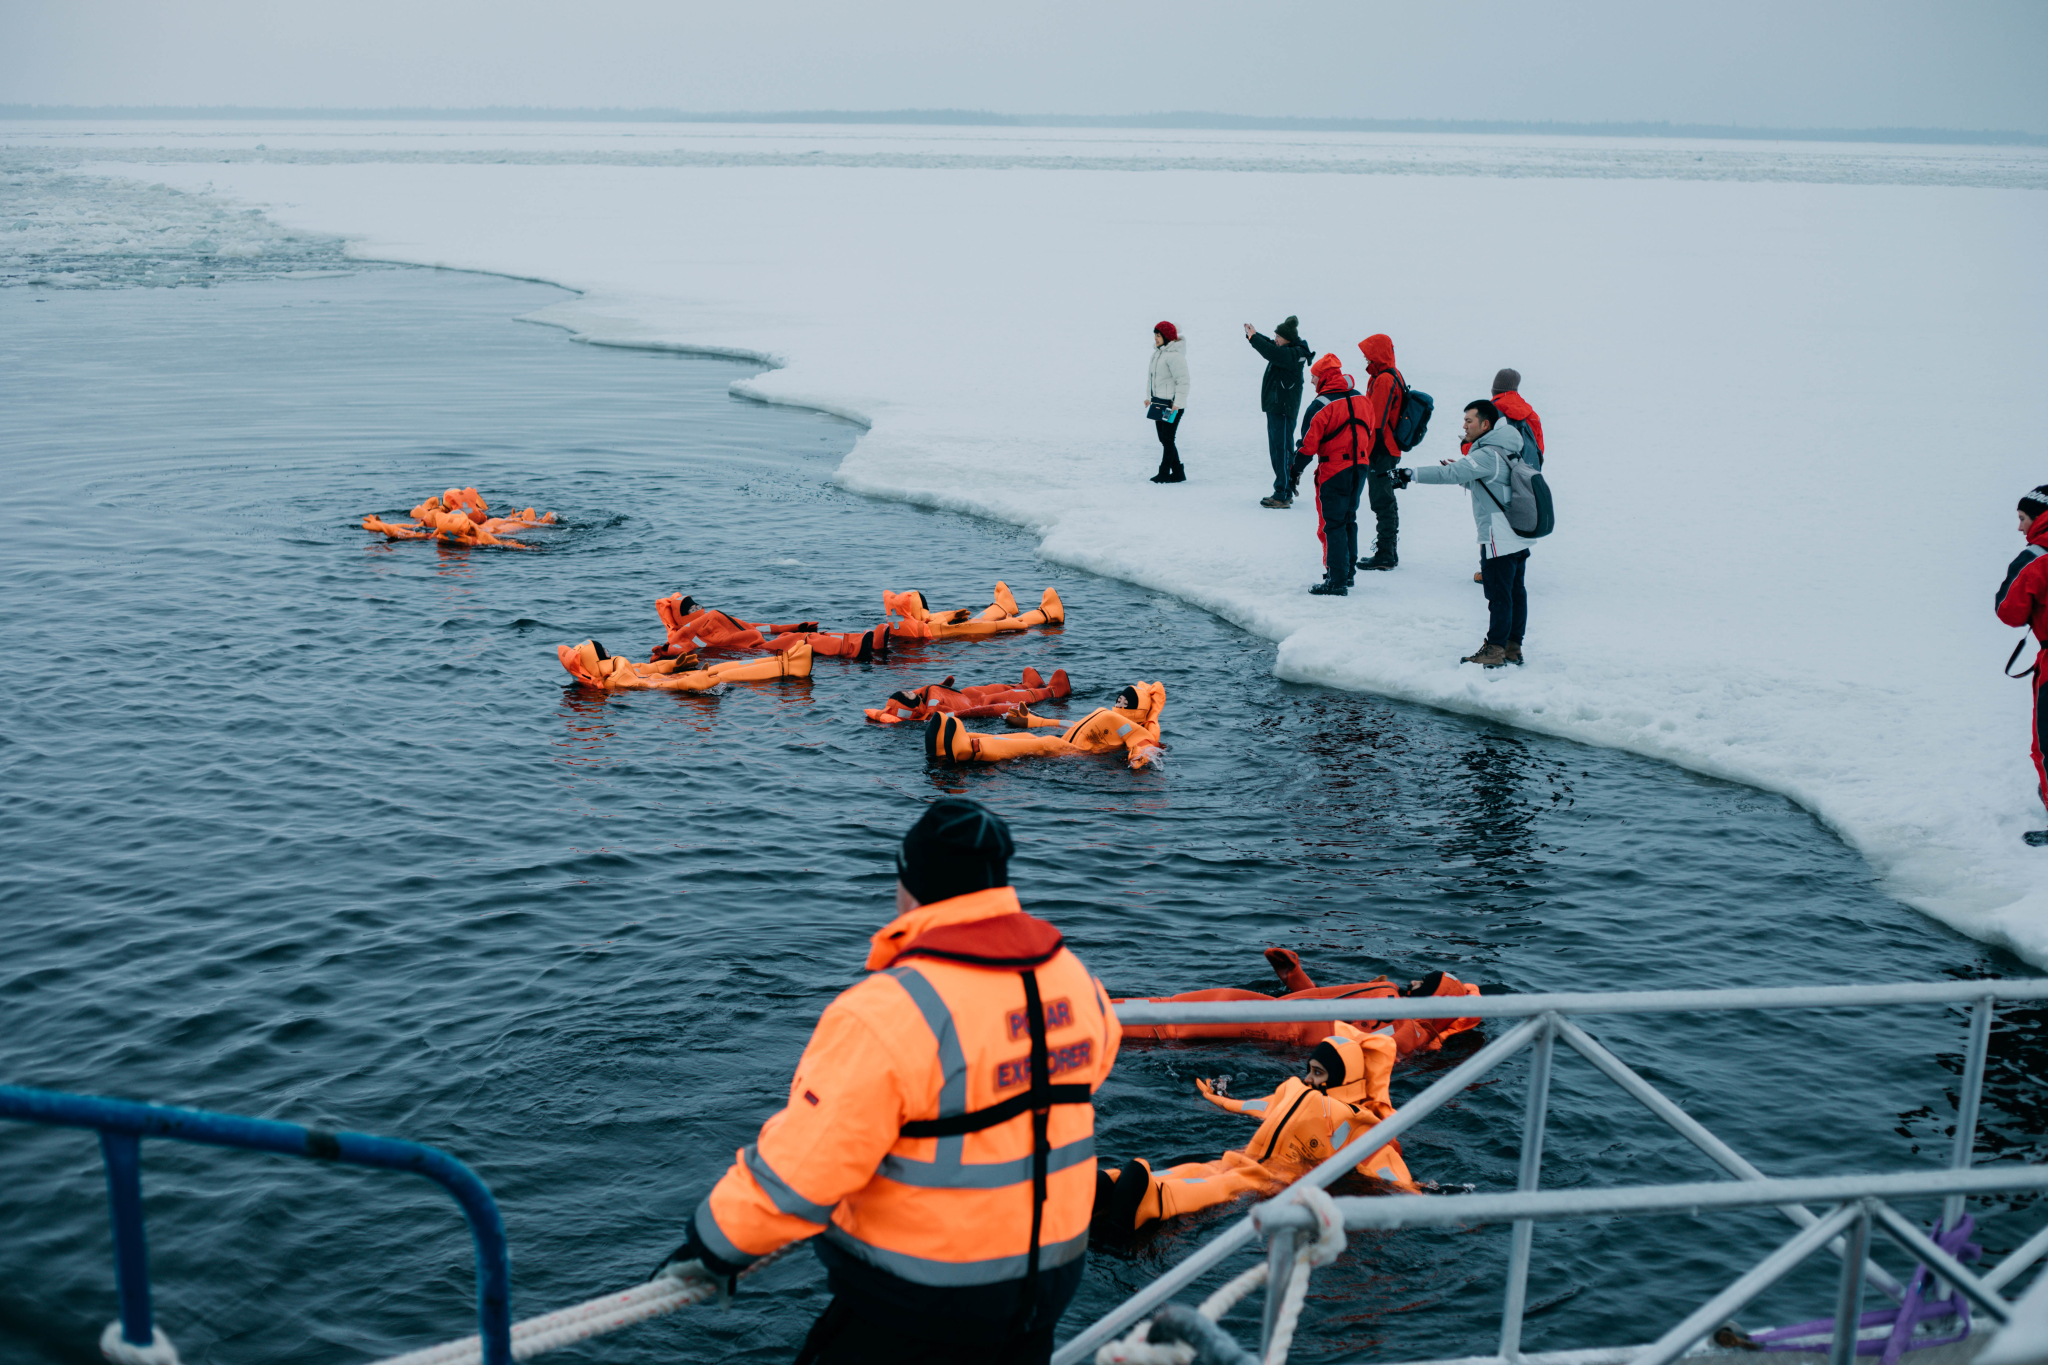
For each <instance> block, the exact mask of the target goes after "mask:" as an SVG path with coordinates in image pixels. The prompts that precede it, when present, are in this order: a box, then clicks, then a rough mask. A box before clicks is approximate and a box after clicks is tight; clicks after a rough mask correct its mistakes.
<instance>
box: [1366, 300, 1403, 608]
mask: <svg viewBox="0 0 2048 1365" xmlns="http://www.w3.org/2000/svg"><path fill="white" fill-rule="evenodd" d="M1358 349H1359V350H1360V351H1361V352H1362V353H1363V354H1364V355H1365V373H1366V382H1365V406H1366V408H1367V409H1368V411H1369V414H1370V417H1369V420H1370V421H1371V422H1372V445H1371V447H1370V449H1371V452H1372V455H1371V458H1370V459H1369V460H1368V461H1367V462H1366V465H1365V498H1366V502H1367V503H1368V504H1369V505H1370V506H1371V507H1372V521H1373V527H1372V534H1373V547H1372V554H1371V555H1370V556H1369V557H1367V558H1365V559H1361V560H1359V561H1358V567H1359V568H1361V569H1391V568H1393V567H1395V566H1396V565H1397V564H1399V563H1400V562H1401V557H1400V556H1399V555H1398V554H1396V553H1395V549H1394V542H1395V540H1396V539H1397V538H1398V537H1399V535H1400V533H1401V509H1400V507H1399V506H1398V505H1397V504H1396V503H1395V502H1394V489H1395V487H1396V486H1397V485H1396V484H1395V483H1394V469H1395V467H1396V466H1398V465H1399V464H1400V463H1401V447H1400V446H1398V445H1396V444H1395V443H1394V423H1396V422H1398V421H1400V420H1401V402H1402V399H1403V398H1405V397H1406V396H1407V393H1408V381H1407V380H1406V379H1404V378H1402V377H1401V371H1400V370H1398V369H1396V368H1395V367H1394V339H1393V338H1392V337H1390V336H1388V335H1387V334H1386V333H1385V332H1374V333H1373V334H1372V335H1371V336H1369V337H1367V338H1366V339H1365V340H1363V341H1361V342H1359V343H1358Z"/></svg>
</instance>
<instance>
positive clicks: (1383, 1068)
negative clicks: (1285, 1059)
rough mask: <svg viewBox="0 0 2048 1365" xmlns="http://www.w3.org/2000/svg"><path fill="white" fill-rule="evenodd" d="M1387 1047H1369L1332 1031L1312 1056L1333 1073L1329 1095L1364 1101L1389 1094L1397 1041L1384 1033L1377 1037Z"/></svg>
mask: <svg viewBox="0 0 2048 1365" xmlns="http://www.w3.org/2000/svg"><path fill="white" fill-rule="evenodd" d="M1374 1042H1375V1043H1376V1044H1378V1043H1384V1046H1374V1047H1370V1048H1368V1047H1367V1046H1366V1045H1365V1044H1363V1043H1361V1042H1359V1041H1358V1040H1357V1039H1355V1038H1346V1037H1344V1036H1343V1035H1342V1034H1335V1033H1333V1034H1331V1035H1330V1036H1329V1037H1327V1038H1325V1039H1323V1041H1321V1042H1320V1043H1317V1044H1316V1049H1315V1052H1314V1053H1312V1054H1311V1055H1312V1056H1313V1057H1314V1059H1315V1060H1316V1061H1319V1062H1321V1063H1322V1064H1323V1070H1325V1071H1327V1072H1329V1073H1330V1084H1329V1087H1328V1089H1329V1094H1330V1097H1331V1098H1332V1099H1338V1100H1343V1101H1344V1102H1345V1103H1346V1104H1364V1103H1365V1102H1366V1101H1368V1100H1373V1099H1378V1098H1379V1097H1380V1096H1382V1095H1385V1094H1386V1093H1387V1083H1388V1082H1389V1081H1390V1080H1391V1079H1392V1078H1393V1074H1394V1043H1393V1040H1392V1039H1391V1038H1386V1037H1384V1035H1381V1036H1379V1037H1376V1038H1375V1039H1374Z"/></svg>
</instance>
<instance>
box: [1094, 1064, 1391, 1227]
mask: <svg viewBox="0 0 2048 1365" xmlns="http://www.w3.org/2000/svg"><path fill="white" fill-rule="evenodd" d="M1393 1069H1394V1044H1393V1040H1392V1039H1390V1038H1388V1037H1386V1036H1385V1035H1383V1034H1375V1035H1371V1036H1368V1037H1366V1038H1364V1039H1358V1038H1350V1037H1345V1036H1342V1035H1332V1036H1330V1037H1326V1038H1324V1039H1322V1040H1321V1041H1319V1042H1318V1043H1317V1044H1316V1047H1315V1051H1314V1053H1313V1054H1311V1056H1310V1058H1309V1063H1308V1078H1307V1079H1306V1080H1303V1079H1301V1078H1299V1077H1295V1076H1289V1077H1288V1078H1287V1079H1286V1080H1284V1081H1282V1082H1281V1083H1280V1086H1279V1088H1278V1089H1276V1090H1275V1091H1274V1092H1273V1093H1272V1094H1270V1095H1268V1096H1266V1097H1265V1098H1264V1099H1258V1100H1238V1099H1232V1098H1231V1097H1230V1096H1228V1095H1226V1094H1224V1093H1223V1091H1222V1090H1221V1089H1220V1088H1219V1085H1217V1084H1212V1083H1211V1082H1209V1081H1207V1080H1203V1079H1197V1080H1196V1081H1195V1088H1196V1089H1197V1090H1198V1091H1200V1092H1201V1096H1202V1098H1203V1099H1205V1100H1207V1101H1209V1103H1211V1104H1213V1105H1215V1106H1216V1107H1217V1108H1219V1109H1226V1110H1229V1111H1230V1112H1231V1113H1233V1114H1245V1115H1248V1116H1250V1117H1252V1118H1256V1119H1258V1120H1259V1130H1258V1132H1256V1133H1254V1134H1252V1140H1251V1141H1250V1142H1248V1143H1246V1144H1245V1145H1244V1146H1243V1147H1242V1148H1240V1149H1238V1150H1236V1151H1230V1152H1225V1153H1224V1154H1223V1155H1222V1156H1220V1157H1218V1158H1217V1159H1216V1160H1214V1161H1184V1162H1180V1163H1177V1164H1176V1165H1173V1166H1170V1167H1168V1168H1167V1169H1166V1170H1164V1171H1161V1172H1159V1173H1157V1174H1154V1173H1153V1171H1152V1167H1151V1164H1150V1163H1149V1162H1146V1161H1142V1160H1141V1161H1130V1162H1126V1163H1125V1164H1124V1166H1123V1167H1122V1169H1120V1170H1118V1171H1115V1172H1111V1171H1110V1170H1109V1168H1107V1167H1102V1168H1100V1169H1098V1171H1097V1172H1096V1196H1095V1217H1094V1220H1093V1226H1094V1230H1095V1232H1096V1233H1097V1234H1098V1235H1100V1236H1101V1237H1102V1238H1103V1239H1104V1240H1106V1241H1110V1242H1116V1241H1120V1240H1125V1239H1128V1238H1129V1236H1130V1234H1131V1233H1132V1232H1133V1231H1135V1230H1136V1229H1138V1228H1140V1227H1143V1226H1144V1225H1145V1224H1147V1223H1150V1222H1152V1221H1154V1220H1156V1219H1160V1218H1173V1217H1177V1216H1178V1215H1180V1214H1184V1213H1193V1212H1195V1211H1196V1210H1198V1209H1207V1208H1213V1207H1215V1206H1216V1205H1218V1204H1223V1203H1228V1202H1229V1201H1230V1200H1232V1199H1235V1198H1237V1197H1238V1196H1239V1195H1242V1194H1261V1195H1272V1194H1276V1193H1278V1192H1279V1191H1280V1190H1282V1189H1284V1188H1286V1187H1287V1186H1288V1185H1291V1184H1293V1183H1294V1182H1295V1181H1297V1180H1299V1179H1301V1178H1302V1177H1303V1176H1305V1175H1307V1174H1308V1173H1309V1172H1310V1171H1312V1170H1314V1169H1315V1168H1316V1167H1317V1166H1320V1165H1321V1164H1322V1163H1323V1162H1325V1161H1327V1160H1328V1159H1329V1158H1331V1157H1332V1156H1335V1155H1336V1154H1337V1153H1338V1152H1339V1151H1341V1150H1342V1149H1343V1147H1344V1144H1345V1143H1347V1142H1349V1141H1351V1139H1352V1138H1354V1137H1357V1136H1358V1135H1359V1134H1361V1133H1363V1132H1365V1131H1367V1130H1368V1129H1370V1128H1371V1127H1372V1126H1373V1125H1374V1124H1376V1123H1379V1122H1381V1121H1383V1120H1385V1119H1390V1118H1392V1117H1393V1116H1394V1113H1395V1110H1394V1106H1393V1102H1392V1101H1391V1100H1389V1099H1388V1097H1387V1079H1388V1076H1389V1075H1390V1074H1391V1073H1392V1071H1393ZM1358 1171H1359V1173H1360V1174H1362V1175H1367V1176H1371V1177H1373V1178H1374V1179H1377V1180H1383V1181H1385V1182H1386V1183H1387V1184H1389V1185H1393V1186H1394V1187H1395V1188H1397V1189H1400V1190H1403V1191H1405V1192H1407V1193H1410V1194H1415V1193H1419V1191H1418V1190H1417V1188H1416V1185H1415V1182H1414V1181H1413V1180H1412V1179H1411V1178H1410V1177H1409V1174H1408V1165H1407V1163H1406V1162H1405V1161H1403V1160H1402V1158H1401V1144H1400V1142H1399V1140H1398V1139H1397V1140H1395V1141H1393V1142H1390V1143H1388V1144H1387V1145H1385V1146H1384V1147H1381V1148H1380V1149H1379V1150H1378V1151H1376V1152H1374V1153H1373V1154H1372V1155H1370V1156H1368V1157H1366V1158H1365V1160H1363V1161H1361V1162H1359V1163H1358Z"/></svg>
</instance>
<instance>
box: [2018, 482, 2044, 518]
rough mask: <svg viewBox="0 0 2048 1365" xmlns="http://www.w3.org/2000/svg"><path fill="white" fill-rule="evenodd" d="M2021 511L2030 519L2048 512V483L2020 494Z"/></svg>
mask: <svg viewBox="0 0 2048 1365" xmlns="http://www.w3.org/2000/svg"><path fill="white" fill-rule="evenodd" d="M2020 511H2022V512H2025V513H2026V514H2027V515H2028V516H2030V517H2038V516H2040V515H2041V514H2042V513H2043V512H2048V483H2044V484H2042V485H2041V486H2040V487H2039V488H2036V489H2033V490H2032V491H2030V492H2026V493H2022V494H2020Z"/></svg>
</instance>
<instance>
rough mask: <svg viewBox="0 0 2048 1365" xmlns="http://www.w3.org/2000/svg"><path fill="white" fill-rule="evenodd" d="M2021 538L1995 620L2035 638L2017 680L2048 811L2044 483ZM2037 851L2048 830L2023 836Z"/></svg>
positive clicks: (2025, 500) (2046, 843)
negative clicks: (2029, 700)
mask: <svg viewBox="0 0 2048 1365" xmlns="http://www.w3.org/2000/svg"><path fill="white" fill-rule="evenodd" d="M2019 510H2020V534H2021V535H2023V536H2025V537H2026V538H2027V548H2026V549H2024V550H2022V551H2021V552H2020V555H2019V558H2017V559H2015V560H2013V562H2012V565H2011V567H2009V568H2008V569H2006V571H2005V582H2004V583H2002V584H2000V585H1999V589H1998V597H1997V604H1998V619H1999V620H2001V621H2003V622H2005V623H2006V624H2007V625H2009V626H2027V627H2030V628H2032V630H2033V632H2034V641H2035V646H2036V647H2035V650H2034V666H2033V667H2032V668H2030V669H2028V670H2027V672H2025V673H2021V674H2018V675H2017V676H2019V677H2022V678H2025V677H2032V679H2033V689H2034V727H2033V728H2034V744H2033V757H2034V777H2035V779H2036V780H2037V781H2039V783H2040V784H2041V804H2042V805H2043V806H2044V807H2048V483H2044V484H2042V485H2041V486H2040V487H2038V488H2035V489H2032V490H2030V491H2029V492H2027V493H2026V494H2024V495H2023V496H2022V497H2021V498H2020V509H2019ZM2025 646H2026V641H2024V640H2022V641H2020V644H2019V646H2017V647H2015V648H2014V650H2013V652H2012V658H2011V659H2008V660H2006V664H2005V668H2006V672H2008V673H2011V672H2012V666H2013V663H2014V661H2016V660H2017V659H2018V658H2019V657H2020V649H2022V648H2024V647H2025ZM2023 837H2024V838H2025V839H2026V841H2027V842H2028V843H2030V844H2032V845H2034V846H2035V847H2036V848H2043V847H2048V829H2030V830H2028V831H2027V832H2026V834H2025V835H2024V836H2023Z"/></svg>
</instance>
